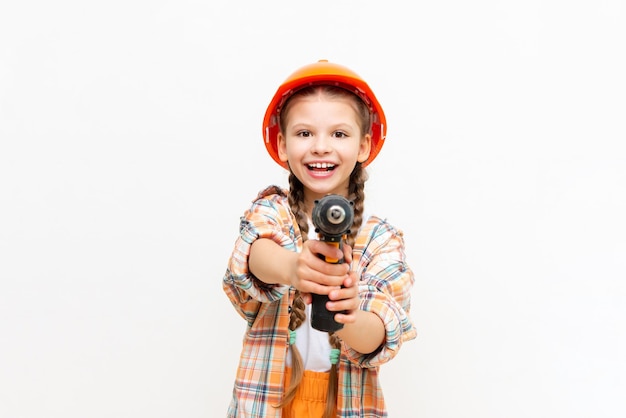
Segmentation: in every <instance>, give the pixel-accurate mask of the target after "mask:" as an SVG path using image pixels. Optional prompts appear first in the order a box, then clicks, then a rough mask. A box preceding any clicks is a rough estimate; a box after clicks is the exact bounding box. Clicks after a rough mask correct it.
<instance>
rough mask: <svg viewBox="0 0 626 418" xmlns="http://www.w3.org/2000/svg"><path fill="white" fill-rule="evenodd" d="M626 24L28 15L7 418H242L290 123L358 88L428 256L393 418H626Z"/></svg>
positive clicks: (383, 199)
mask: <svg viewBox="0 0 626 418" xmlns="http://www.w3.org/2000/svg"><path fill="white" fill-rule="evenodd" d="M624 22H626V5H625V3H624V2H623V1H619V0H593V1H592V0H588V1H582V0H581V1H566V0H562V1H557V0H530V1H495V0H492V1H488V0H479V1H473V2H470V1H461V0H444V1H430V2H399V1H398V2H393V1H388V2H382V1H363V0H360V1H338V0H336V1H328V0H321V1H316V2H299V1H268V0H266V1H239V2H227V1H219V2H217V1H192V0H177V1H159V0H156V1H155V0H151V1H147V0H124V1H121V0H112V1H106V2H85V1H78V0H76V1H69V0H61V1H27V0H25V1H9V0H3V1H2V3H1V6H0V212H1V214H0V215H1V216H0V416H1V417H2V418H26V417H28V418H31V417H33V418H34V417H41V418H57V417H58V418H84V417H90V418H100V417H106V418H110V417H117V418H126V417H128V418H137V417H150V418H159V417H167V418H170V417H172V418H173V417H185V418H200V417H203V418H205V417H219V416H224V414H225V411H226V408H227V404H228V402H229V398H230V393H231V388H232V382H233V379H234V374H235V369H236V364H237V359H238V356H239V347H240V342H241V338H242V335H243V331H244V322H243V320H241V319H240V318H239V316H238V315H237V314H236V313H235V311H234V310H233V309H232V307H231V306H230V303H229V302H228V300H227V298H226V296H225V295H224V293H223V292H222V289H221V279H222V276H223V273H224V271H225V267H226V263H227V259H228V256H229V254H230V251H231V249H232V244H233V243H234V240H235V237H236V235H237V231H238V221H239V216H240V215H241V214H242V213H243V211H244V210H245V208H247V206H248V204H249V202H250V200H251V199H252V198H253V197H254V196H255V195H256V193H257V191H259V190H260V189H262V188H263V187H265V186H266V185H269V184H271V183H276V184H285V183H286V173H285V172H284V171H283V170H282V169H281V168H280V167H278V165H276V164H275V163H274V162H273V161H272V160H271V159H270V157H269V156H268V155H267V154H266V152H265V148H264V146H263V143H262V138H261V120H262V117H263V113H264V112H265V107H266V106H267V104H268V103H269V100H270V98H271V96H272V95H273V93H274V91H275V90H276V88H277V87H278V85H279V84H280V83H281V82H282V81H283V80H284V79H285V78H286V77H287V76H288V75H289V74H290V73H291V72H292V71H293V70H295V69H296V68H298V67H299V66H301V65H304V64H308V63H310V62H314V61H316V60H318V59H328V60H331V61H334V62H338V63H341V64H344V65H347V66H349V67H350V68H352V69H354V70H355V71H357V72H358V73H359V74H360V75H361V76H363V77H364V78H365V79H366V80H367V81H368V83H369V84H370V85H371V87H372V88H373V89H374V91H375V92H376V94H377V96H378V98H379V99H380V101H381V103H382V104H383V106H384V108H385V111H386V114H387V118H388V123H389V131H388V140H387V143H386V145H385V147H384V148H383V150H382V152H381V154H380V155H379V157H378V159H377V160H376V161H375V162H374V163H373V164H372V165H371V166H370V169H369V172H370V181H369V182H368V185H367V189H366V191H367V193H368V195H367V196H368V197H367V198H368V205H369V208H370V211H372V212H376V213H377V214H379V215H381V216H384V217H387V218H388V219H389V220H390V221H391V222H392V223H394V224H396V225H397V226H399V227H400V228H402V229H403V230H404V232H405V235H406V244H407V252H408V257H409V262H410V263H411V265H412V266H413V269H414V270H415V273H416V278H417V281H416V285H415V288H414V292H413V310H412V317H413V319H414V321H415V323H416V326H417V328H418V332H419V336H418V338H417V339H416V340H414V341H412V342H411V343H409V344H407V345H405V346H404V348H403V350H402V351H401V352H400V354H399V355H398V356H397V357H396V358H395V359H394V360H393V361H392V362H391V363H389V364H387V365H386V366H384V367H383V369H382V379H383V384H384V391H385V394H386V398H387V401H388V407H389V412H390V416H391V417H421V418H440V417H443V418H459V417H463V418H503V417H506V418H518V417H520V418H521V417H528V418H531V417H532V418H541V417H550V418H551V417H557V416H558V417H568V418H578V417H580V418H588V417H606V418H609V417H611V418H613V417H620V418H621V417H623V416H624V414H626V401H625V399H626V397H625V396H624V394H625V393H626V383H625V381H626V378H625V376H626V357H625V356H624V353H625V352H626V304H625V302H626V280H625V279H626V220H625V219H626V217H625V216H624V213H626V152H625V151H624V148H625V147H624V144H625V140H626V128H625V116H626V82H625V80H626V77H625V76H624V74H626V58H625V54H626V42H625V40H626V25H625V24H624Z"/></svg>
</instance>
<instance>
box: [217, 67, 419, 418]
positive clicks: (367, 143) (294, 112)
mask: <svg viewBox="0 0 626 418" xmlns="http://www.w3.org/2000/svg"><path fill="white" fill-rule="evenodd" d="M385 124H386V120H385V115H384V113H383V110H382V108H381V106H380V104H379V103H378V101H377V99H376V97H375V96H374V93H373V92H372V90H371V89H370V88H369V86H368V85H367V83H365V81H363V80H362V79H361V78H360V77H359V76H358V75H357V74H356V73H354V72H353V71H352V70H350V69H348V68H346V67H343V66H340V65H337V64H333V63H329V62H327V61H319V62H317V63H314V64H310V65H307V66H305V67H302V68H300V69H298V70H297V71H296V72H294V73H293V74H292V75H291V76H290V77H289V78H288V79H287V80H286V81H285V82H284V83H283V84H282V85H281V86H280V87H279V88H278V91H277V92H276V94H275V95H274V98H273V99H272V101H271V103H270V105H269V107H268V109H267V112H266V115H265V118H264V123H263V134H264V139H265V145H266V148H267V150H268V152H269V154H270V156H271V157H272V158H273V159H274V160H275V161H276V162H277V163H278V164H280V165H281V166H283V167H284V168H285V169H287V170H289V189H288V190H284V189H282V188H280V187H278V186H270V187H268V188H266V189H265V190H263V191H262V192H261V193H259V195H258V196H257V198H256V199H255V200H254V201H253V203H252V205H251V207H250V208H249V209H248V210H247V211H246V212H245V214H244V216H243V217H242V218H241V223H240V235H239V237H238V238H237V240H236V243H235V247H234V250H233V252H232V255H231V258H230V260H229V263H228V268H227V271H226V274H225V276H224V279H223V288H224V291H225V292H226V295H227V296H228V297H229V299H230V301H231V302H232V304H233V306H234V307H235V309H236V310H237V312H238V313H239V314H240V315H241V316H242V317H243V318H244V319H245V320H246V321H247V329H246V332H245V336H244V340H243V349H242V352H241V357H240V362H239V367H238V370H237V375H236V379H235V385H234V390H233V398H232V401H231V403H230V407H229V409H228V417H252V418H257V417H258V418H268V417H283V418H284V417H289V418H290V417H296V418H307V417H316V418H321V417H324V418H330V417H359V418H364V417H385V416H387V412H386V409H385V403H384V399H383V393H382V389H381V388H380V385H379V380H378V372H379V367H380V366H381V365H382V364H383V363H385V362H387V361H389V360H391V359H392V358H393V357H394V356H395V355H396V354H397V353H398V350H399V349H400V347H401V346H402V344H403V343H404V342H405V341H408V340H411V339H413V338H415V336H416V331H415V328H414V326H413V324H412V321H411V319H410V317H409V308H410V298H411V288H412V286H413V281H414V279H413V273H412V271H411V269H410V268H409V266H408V265H407V263H406V261H405V252H404V240H403V237H402V233H401V232H400V231H399V230H398V229H396V228H395V227H394V226H392V225H390V224H389V223H387V222H386V221H385V220H384V219H382V218H379V217H377V216H365V215H364V199H365V196H364V186H365V181H366V180H367V174H366V172H365V167H366V166H367V165H368V164H369V163H371V162H372V160H373V159H374V158H375V157H376V155H377V154H378V152H379V151H380V149H381V147H382V145H383V143H384V139H385V134H386V125H385ZM327 194H337V195H341V196H344V197H346V198H348V199H350V200H351V201H353V202H354V221H353V225H352V228H351V229H350V232H349V235H348V236H347V237H346V239H345V244H344V245H343V248H342V250H340V249H339V248H337V247H336V246H332V245H331V244H329V243H326V242H323V241H320V240H318V239H317V238H318V237H317V236H316V234H315V228H314V226H313V224H312V223H311V213H312V210H313V206H314V205H315V202H316V201H317V200H319V199H321V198H322V197H324V196H325V195H327ZM320 256H325V257H327V258H328V259H332V258H334V259H341V258H342V257H343V258H344V260H345V263H343V264H332V263H328V262H326V261H325V260H324V259H323V258H321V257H320ZM311 294H319V295H327V296H328V298H329V301H328V302H327V303H326V308H327V309H328V310H329V311H331V312H334V313H335V314H334V320H335V321H336V322H337V323H339V324H341V325H340V326H342V327H341V328H340V329H339V330H337V331H332V332H323V331H318V330H316V329H314V328H312V327H311V322H310V313H311V308H310V302H311Z"/></svg>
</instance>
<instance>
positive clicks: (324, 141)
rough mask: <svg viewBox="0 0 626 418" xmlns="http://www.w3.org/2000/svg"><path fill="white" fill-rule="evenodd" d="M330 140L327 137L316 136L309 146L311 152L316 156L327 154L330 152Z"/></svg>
mask: <svg viewBox="0 0 626 418" xmlns="http://www.w3.org/2000/svg"><path fill="white" fill-rule="evenodd" d="M331 150H332V147H331V138H330V137H328V136H327V135H318V136H316V137H315V141H313V144H312V145H311V152H312V153H314V154H318V155H323V154H328V153H329V152H331Z"/></svg>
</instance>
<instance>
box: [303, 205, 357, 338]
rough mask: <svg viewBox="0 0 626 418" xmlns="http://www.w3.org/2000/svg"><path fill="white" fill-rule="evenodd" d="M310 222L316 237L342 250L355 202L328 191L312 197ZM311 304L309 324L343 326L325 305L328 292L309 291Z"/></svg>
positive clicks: (331, 328)
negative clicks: (327, 193) (314, 198)
mask: <svg viewBox="0 0 626 418" xmlns="http://www.w3.org/2000/svg"><path fill="white" fill-rule="evenodd" d="M312 221H313V225H314V226H315V232H317V234H318V237H319V240H320V241H325V242H328V243H331V244H332V245H335V246H336V247H337V248H339V249H340V250H343V240H344V238H345V236H346V235H347V234H349V233H350V228H351V227H352V223H353V222H354V202H351V201H349V200H348V199H346V198H345V197H343V196H340V195H336V194H329V195H326V196H324V197H323V198H321V199H319V200H316V201H315V206H314V207H313V214H312ZM320 258H322V259H323V260H325V261H326V262H328V263H335V264H341V263H343V262H344V259H343V257H342V258H340V259H330V258H328V257H324V256H323V255H320ZM312 297H313V302H312V305H311V326H312V327H313V328H315V329H317V330H320V331H325V332H334V331H337V330H340V329H341V328H343V324H340V323H338V322H337V321H335V319H334V316H335V314H336V313H337V312H331V311H328V309H326V302H328V300H329V299H328V295H316V294H312Z"/></svg>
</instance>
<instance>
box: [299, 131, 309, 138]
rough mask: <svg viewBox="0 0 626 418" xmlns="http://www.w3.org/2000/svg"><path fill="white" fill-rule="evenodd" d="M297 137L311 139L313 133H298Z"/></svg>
mask: <svg viewBox="0 0 626 418" xmlns="http://www.w3.org/2000/svg"><path fill="white" fill-rule="evenodd" d="M296 136H299V137H301V138H309V137H310V136H311V131H298V132H297V133H296Z"/></svg>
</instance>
